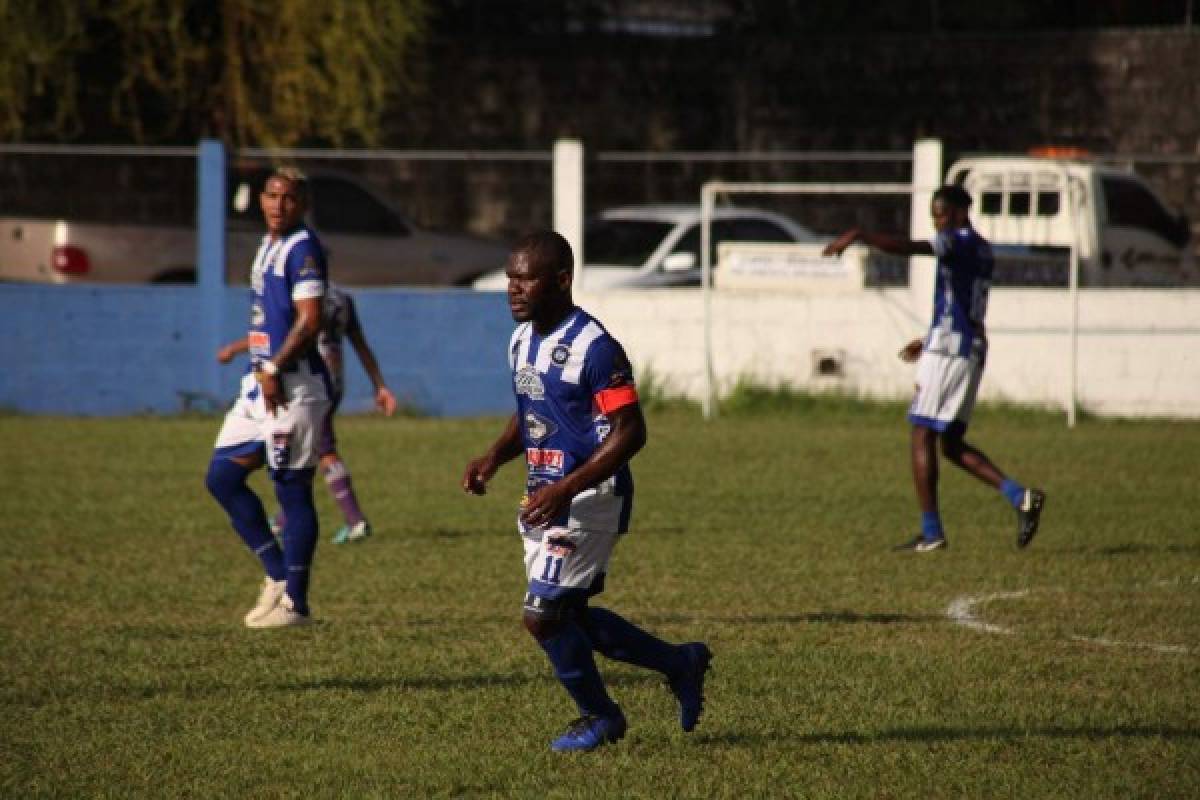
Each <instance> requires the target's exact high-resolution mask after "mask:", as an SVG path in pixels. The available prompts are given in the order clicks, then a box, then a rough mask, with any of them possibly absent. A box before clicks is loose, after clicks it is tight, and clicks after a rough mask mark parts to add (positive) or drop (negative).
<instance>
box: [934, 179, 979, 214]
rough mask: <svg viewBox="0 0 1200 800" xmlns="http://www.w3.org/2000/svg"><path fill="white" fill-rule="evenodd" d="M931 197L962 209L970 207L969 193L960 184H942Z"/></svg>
mask: <svg viewBox="0 0 1200 800" xmlns="http://www.w3.org/2000/svg"><path fill="white" fill-rule="evenodd" d="M933 199H934V200H941V201H942V202H943V203H946V204H947V205H951V206H954V207H955V208H961V209H963V210H964V211H965V210H967V209H968V208H970V207H971V195H969V194H967V190H966V189H964V188H962V187H961V186H950V185H947V186H943V187H941V188H940V189H938V190H937V191H936V192H934V193H933Z"/></svg>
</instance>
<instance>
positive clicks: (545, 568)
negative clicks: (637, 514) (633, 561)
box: [521, 527, 619, 599]
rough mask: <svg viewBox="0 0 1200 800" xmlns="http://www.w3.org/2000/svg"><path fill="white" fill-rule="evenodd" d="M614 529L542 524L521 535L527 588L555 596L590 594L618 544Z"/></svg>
mask: <svg viewBox="0 0 1200 800" xmlns="http://www.w3.org/2000/svg"><path fill="white" fill-rule="evenodd" d="M618 536H619V534H616V533H603V532H596V531H585V530H582V529H579V528H574V529H572V528H559V527H556V528H541V529H538V530H534V531H530V532H528V533H526V534H523V535H522V537H521V538H522V541H523V542H524V544H525V575H526V577H527V578H528V580H529V592H530V593H531V594H533V595H536V596H538V597H544V598H547V599H557V598H559V597H562V596H563V595H568V594H573V593H583V594H585V595H591V594H592V593H593V590H595V591H598V590H599V589H600V588H601V586H602V584H598V583H597V581H598V579H599V578H600V576H601V575H604V574H606V573H607V572H608V562H609V559H610V558H612V553H613V549H614V548H615V547H616V545H617V537H618Z"/></svg>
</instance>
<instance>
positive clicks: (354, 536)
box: [217, 283, 396, 544]
mask: <svg viewBox="0 0 1200 800" xmlns="http://www.w3.org/2000/svg"><path fill="white" fill-rule="evenodd" d="M321 319H322V323H321V333H320V335H319V336H318V337H317V350H318V352H320V354H321V358H322V359H324V361H325V367H326V369H327V370H328V371H329V378H330V382H331V384H332V405H331V406H330V408H329V411H328V413H326V414H325V419H324V420H323V422H322V426H321V436H320V439H319V440H318V445H317V454H318V456H319V458H320V467H321V474H322V475H323V476H324V477H325V485H326V486H328V487H329V491H330V492H331V493H332V494H333V499H334V501H335V502H336V503H337V505H338V508H339V509H340V510H341V512H342V517H343V519H344V521H345V524H343V525H342V527H341V528H339V529H338V531H337V533H335V534H334V535H333V543H334V544H346V543H348V542H359V541H362V540H363V539H365V538H367V537H368V536H370V535H371V524H370V523H369V522H367V518H366V515H364V514H363V512H362V508H361V507H360V506H359V503H358V495H357V494H356V493H355V491H354V484H353V483H352V482H351V480H350V470H349V468H347V467H346V462H345V461H343V460H342V457H341V456H340V455H339V454H338V451H337V435H336V433H335V432H334V427H333V415H334V414H336V413H337V410H338V406H340V405H341V402H342V396H343V395H344V394H345V391H346V370H345V358H344V356H343V352H342V342H343V341H344V340H345V339H347V338H348V339H349V340H350V344H352V345H353V346H354V352H355V353H357V354H358V360H359V361H360V362H361V363H362V365H363V370H365V371H366V373H367V375H368V377H370V379H371V384H372V385H373V386H374V387H375V407H376V408H378V409H379V410H380V411H381V412H382V413H384V414H386V415H387V416H389V417H390V416H391V415H392V414H394V413H396V396H395V395H394V394H392V391H391V389H389V388H388V387H387V383H386V382H385V381H384V379H383V373H382V372H381V371H380V369H379V362H378V361H377V360H376V358H375V353H374V351H372V350H371V346H370V345H369V344H368V343H367V337H366V333H364V331H363V327H362V324H361V323H360V322H359V319H358V311H357V310H356V309H355V306H354V298H353V297H351V296H350V295H349V294H348V293H347V292H345V291H344V290H343V289H342V288H341V287H339V286H335V285H334V284H332V283H330V284H329V285H328V286H327V287H326V291H325V299H324V302H323V304H322V314H321ZM247 346H248V345H247V341H246V339H239V340H237V341H236V342H231V343H229V344H227V345H225V346H224V347H222V348H221V349H220V350H219V351H218V352H217V360H218V361H220V362H221V363H222V364H228V363H229V361H230V360H232V359H233V357H234V356H235V355H237V354H238V353H241V352H244V351H245V350H246V349H247ZM286 521H287V515H286V514H285V513H284V512H283V511H282V510H280V512H279V513H278V514H276V515H275V518H274V520H273V521H272V523H271V528H272V530H273V531H277V532H278V531H282V530H283V527H284V524H285V523H286Z"/></svg>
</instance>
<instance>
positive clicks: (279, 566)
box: [204, 458, 287, 581]
mask: <svg viewBox="0 0 1200 800" xmlns="http://www.w3.org/2000/svg"><path fill="white" fill-rule="evenodd" d="M249 474H250V470H248V469H246V468H245V467H243V466H242V465H241V464H239V463H237V462H236V461H231V460H229V459H228V458H214V459H213V460H212V461H211V462H209V465H208V475H207V476H205V479H204V484H205V486H207V487H208V491H209V492H210V493H211V494H212V496H213V497H215V498H216V500H217V502H218V503H220V504H221V507H222V508H224V509H225V513H226V514H228V515H229V521H230V522H232V523H233V529H234V530H235V531H237V533H238V536H241V537H242V541H243V542H245V543H246V546H247V547H249V548H250V549H251V550H252V551H253V552H254V554H255V555H256V556H258V559H259V561H261V562H262V565H263V569H264V570H265V571H266V573H267V575H268V576H269V577H270V578H271V580H275V581H281V580H283V579H284V577H285V576H286V575H287V569H286V568H285V567H284V560H283V551H282V550H280V549H279V543H278V542H276V541H275V537H274V536H272V535H271V527H270V526H269V525H268V524H267V514H266V512H265V511H264V510H263V505H262V501H261V500H259V499H258V495H256V494H255V493H254V492H253V491H252V490H251V489H250V487H249V486H247V485H246V476H247V475H249Z"/></svg>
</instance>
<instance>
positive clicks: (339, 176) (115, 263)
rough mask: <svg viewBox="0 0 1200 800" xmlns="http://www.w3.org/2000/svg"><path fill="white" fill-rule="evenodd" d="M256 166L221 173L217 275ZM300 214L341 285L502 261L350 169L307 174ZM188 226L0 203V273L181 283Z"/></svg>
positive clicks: (254, 242) (241, 253) (190, 245)
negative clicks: (53, 214) (408, 215)
mask: <svg viewBox="0 0 1200 800" xmlns="http://www.w3.org/2000/svg"><path fill="white" fill-rule="evenodd" d="M266 175H267V173H266V171H265V170H262V169H257V170H248V171H234V172H231V174H230V175H229V180H228V185H227V190H228V204H227V212H228V217H227V220H228V221H227V224H226V279H227V281H228V282H229V283H231V284H245V283H247V280H248V274H249V270H250V265H251V263H252V262H253V259H254V253H255V251H256V250H257V248H258V245H259V242H260V241H261V239H262V235H263V232H264V230H265V228H264V224H263V219H262V211H261V209H260V208H259V204H258V193H259V191H260V189H261V188H262V184H263V181H264V180H265V178H266ZM309 183H310V186H311V189H312V197H313V203H312V208H311V210H310V212H309V223H310V224H312V225H313V226H314V227H315V228H316V229H317V231H318V232H319V233H320V234H321V241H322V243H323V244H324V245H325V247H326V248H327V249H328V251H329V259H330V271H331V275H332V277H333V278H334V279H335V280H336V281H337V282H338V283H342V284H345V285H348V286H381V285H425V286H465V285H469V284H470V283H471V281H473V280H474V279H475V278H477V277H478V276H479V275H482V274H483V273H485V272H489V271H491V270H493V269H496V268H497V267H500V266H503V264H504V261H505V259H506V258H507V256H508V250H507V248H506V247H505V246H504V245H503V244H502V243H500V242H496V241H491V240H488V239H484V238H482V237H475V236H469V235H451V234H440V233H434V232H431V231H426V230H421V229H420V228H418V227H416V226H415V225H413V224H412V223H411V222H409V221H408V220H407V219H405V218H404V217H403V216H402V215H401V214H399V213H398V212H397V211H396V210H395V209H394V208H393V207H392V206H391V205H390V204H389V203H388V202H387V201H386V200H384V199H382V198H381V197H379V196H378V195H377V194H376V193H375V192H373V191H372V190H371V189H370V188H369V187H367V186H365V185H364V184H363V183H362V182H361V181H359V180H358V179H357V178H356V177H354V176H353V175H349V174H344V173H339V172H312V173H310V174H309ZM195 261H196V231H195V228H194V227H192V226H186V227H180V226H173V225H144V224H141V225H139V224H112V223H98V222H88V221H85V220H77V219H65V218H64V219H54V218H46V217H14V216H5V215H4V210H3V209H0V280H6V281H24V282H36V283H188V282H192V281H194V280H195V277H196V271H195V266H194V264H195Z"/></svg>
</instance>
